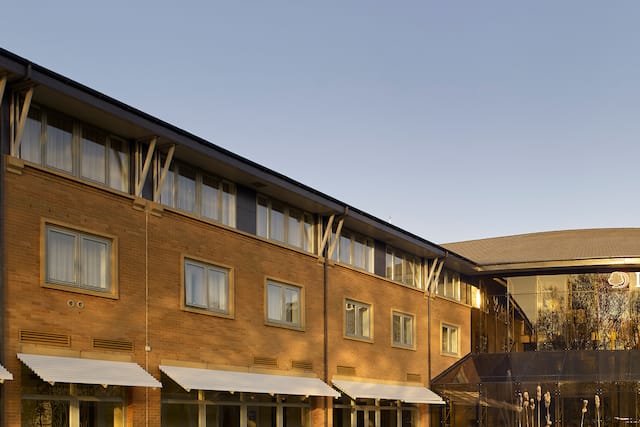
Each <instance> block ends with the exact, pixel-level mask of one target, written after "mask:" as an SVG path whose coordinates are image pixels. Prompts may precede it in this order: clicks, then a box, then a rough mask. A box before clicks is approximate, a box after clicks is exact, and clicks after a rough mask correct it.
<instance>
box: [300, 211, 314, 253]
mask: <svg viewBox="0 0 640 427" xmlns="http://www.w3.org/2000/svg"><path fill="white" fill-rule="evenodd" d="M303 239H304V240H303V242H302V248H303V249H304V250H306V251H308V252H312V251H313V219H312V218H311V217H310V216H309V215H305V216H304V237H303Z"/></svg>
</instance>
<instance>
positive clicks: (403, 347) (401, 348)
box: [391, 343, 416, 351]
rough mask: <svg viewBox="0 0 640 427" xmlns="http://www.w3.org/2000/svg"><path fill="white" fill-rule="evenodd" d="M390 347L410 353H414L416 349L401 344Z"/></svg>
mask: <svg viewBox="0 0 640 427" xmlns="http://www.w3.org/2000/svg"><path fill="white" fill-rule="evenodd" d="M391 347H393V348H398V349H400V350H410V351H416V347H415V346H407V345H402V344H395V343H392V344H391Z"/></svg>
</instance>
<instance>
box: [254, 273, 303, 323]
mask: <svg viewBox="0 0 640 427" xmlns="http://www.w3.org/2000/svg"><path fill="white" fill-rule="evenodd" d="M270 290H273V291H276V290H277V291H278V297H277V298H278V300H277V304H276V306H279V308H280V310H279V313H277V314H276V315H275V316H272V315H271V314H272V313H271V307H270V305H269V302H270V301H271V300H270V295H271V294H272V292H270ZM287 292H293V295H297V299H298V301H297V303H298V307H297V316H295V315H294V313H295V310H291V311H289V310H288V309H287ZM264 307H265V310H264V314H265V321H266V323H267V324H270V325H277V326H285V327H289V328H294V329H302V328H303V327H304V288H303V287H301V286H298V285H294V284H291V283H285V282H281V281H277V280H273V279H267V281H266V285H265V306H264ZM289 312H290V313H291V320H288V319H287V317H288V314H289Z"/></svg>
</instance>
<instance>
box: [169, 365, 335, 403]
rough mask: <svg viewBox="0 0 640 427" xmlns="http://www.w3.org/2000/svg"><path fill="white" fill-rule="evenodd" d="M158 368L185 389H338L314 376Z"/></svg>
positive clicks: (308, 392) (325, 392)
mask: <svg viewBox="0 0 640 427" xmlns="http://www.w3.org/2000/svg"><path fill="white" fill-rule="evenodd" d="M160 370H161V371H162V372H164V373H165V374H167V376H168V377H169V378H171V379H172V380H173V381H175V382H176V383H178V385H180V387H182V388H184V389H185V390H187V391H190V390H210V391H232V392H245V393H270V394H288V395H294V396H332V397H338V396H340V393H338V392H337V391H336V390H334V389H333V388H331V387H329V386H328V385H327V384H325V383H324V382H323V381H322V380H320V379H318V378H315V377H296V376H292V375H271V374H256V373H250V372H235V371H221V370H214V369H205V368H190V367H182V366H167V365H160Z"/></svg>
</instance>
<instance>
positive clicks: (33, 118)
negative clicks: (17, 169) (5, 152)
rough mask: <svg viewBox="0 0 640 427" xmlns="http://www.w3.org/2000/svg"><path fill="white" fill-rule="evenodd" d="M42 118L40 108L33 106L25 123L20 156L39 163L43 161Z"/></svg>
mask: <svg viewBox="0 0 640 427" xmlns="http://www.w3.org/2000/svg"><path fill="white" fill-rule="evenodd" d="M41 120H42V117H41V113H40V110H38V109H37V108H34V107H31V108H30V109H29V114H28V115H27V122H26V123H25V125H24V131H23V133H22V142H21V143H20V158H22V159H24V160H28V161H30V162H33V163H38V164H40V162H41V161H42V147H41V145H40V136H41V134H42V123H41Z"/></svg>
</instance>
